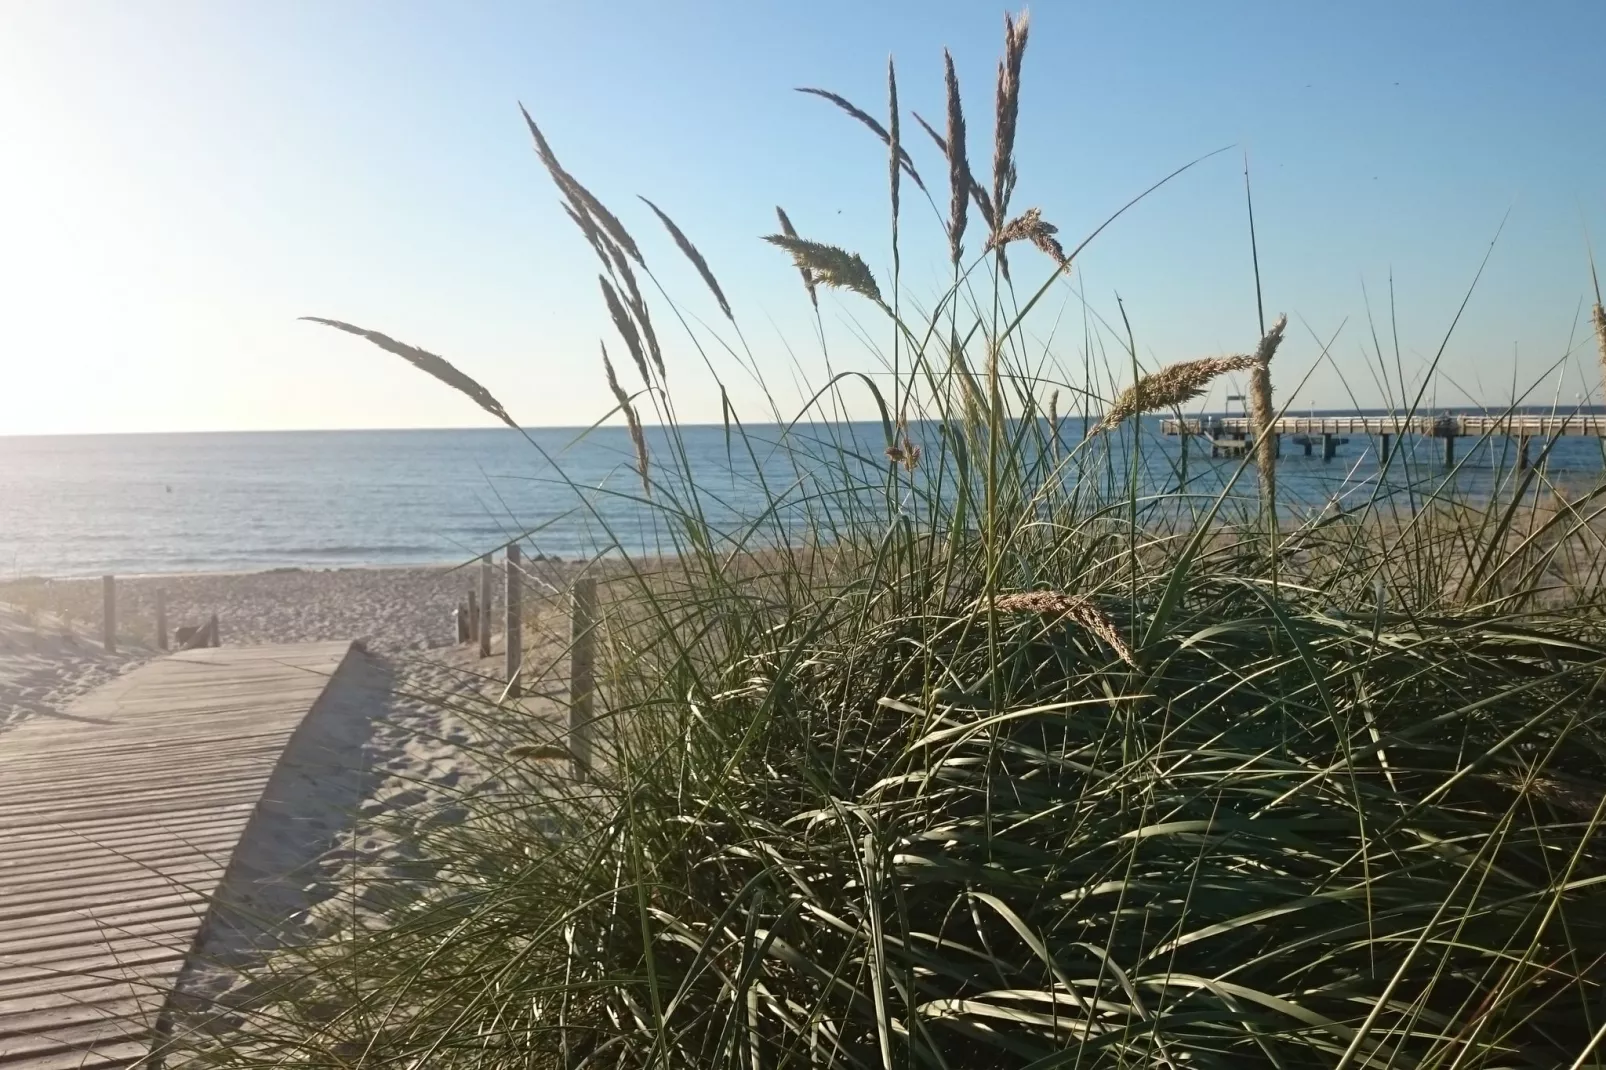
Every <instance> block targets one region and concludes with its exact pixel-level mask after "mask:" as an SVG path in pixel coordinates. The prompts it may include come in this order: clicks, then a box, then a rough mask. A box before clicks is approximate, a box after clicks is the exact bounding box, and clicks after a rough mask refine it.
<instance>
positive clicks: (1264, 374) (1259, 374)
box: [1249, 316, 1288, 504]
mask: <svg viewBox="0 0 1606 1070" xmlns="http://www.w3.org/2000/svg"><path fill="white" fill-rule="evenodd" d="M1287 326H1288V317H1287V316H1278V317H1277V322H1276V323H1273V324H1272V325H1271V329H1270V330H1268V331H1267V332H1266V333H1265V334H1264V335H1262V336H1261V339H1260V345H1258V346H1256V347H1255V366H1254V367H1253V368H1250V369H1249V419H1250V422H1251V425H1252V427H1253V433H1254V436H1255V463H1256V464H1257V465H1258V466H1259V472H1258V475H1259V478H1260V489H1261V496H1262V497H1263V498H1264V499H1265V500H1266V502H1267V503H1268V504H1273V503H1275V502H1276V500H1277V489H1276V487H1277V484H1276V480H1277V447H1276V445H1275V442H1274V440H1273V437H1272V433H1271V422H1272V418H1273V417H1274V416H1275V415H1276V414H1277V409H1276V407H1275V406H1274V405H1273V404H1272V399H1271V358H1272V357H1273V356H1275V355H1276V353H1277V347H1278V346H1279V345H1281V344H1282V340H1283V330H1284V329H1285V328H1286V327H1287Z"/></svg>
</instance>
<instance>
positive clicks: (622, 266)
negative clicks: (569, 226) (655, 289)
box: [608, 245, 664, 382]
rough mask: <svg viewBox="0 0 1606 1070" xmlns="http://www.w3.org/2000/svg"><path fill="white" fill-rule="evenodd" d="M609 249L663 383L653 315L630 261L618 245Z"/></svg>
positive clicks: (661, 359) (616, 271) (661, 362)
mask: <svg viewBox="0 0 1606 1070" xmlns="http://www.w3.org/2000/svg"><path fill="white" fill-rule="evenodd" d="M608 249H609V252H610V253H611V255H612V259H613V264H612V267H613V269H614V273H615V274H616V275H617V276H618V277H619V280H620V281H621V282H623V283H624V284H625V296H626V297H627V298H628V299H629V305H630V314H631V315H632V316H634V317H635V319H636V323H637V325H639V326H640V327H641V337H642V340H643V341H645V342H646V343H647V355H648V356H649V357H651V358H652V366H653V367H654V368H656V369H657V370H658V379H659V381H660V382H662V381H663V379H664V353H663V350H662V349H660V348H659V347H658V332H657V331H655V330H653V327H652V314H651V313H649V312H648V311H647V302H646V301H644V300H642V297H641V289H640V288H639V287H638V286H637V285H636V273H635V272H634V271H632V270H630V261H629V260H628V259H626V257H625V254H624V251H623V250H621V249H620V248H619V247H618V246H617V245H609V246H608Z"/></svg>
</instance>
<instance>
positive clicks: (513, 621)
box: [502, 542, 524, 698]
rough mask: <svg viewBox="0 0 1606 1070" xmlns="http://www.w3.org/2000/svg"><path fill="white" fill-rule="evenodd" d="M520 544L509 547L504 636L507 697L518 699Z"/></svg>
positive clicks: (521, 641) (521, 637)
mask: <svg viewBox="0 0 1606 1070" xmlns="http://www.w3.org/2000/svg"><path fill="white" fill-rule="evenodd" d="M519 603H520V591H519V544H518V543H516V542H510V543H508V546H507V605H505V606H503V607H502V608H503V610H504V611H505V613H504V621H503V626H502V632H503V635H504V636H505V638H506V641H507V692H506V694H507V697H508V698H518V697H519V694H520V690H519V667H520V665H521V663H522V661H523V658H524V627H523V621H522V620H521V618H520V610H521V608H522V607H521V606H520V604H519Z"/></svg>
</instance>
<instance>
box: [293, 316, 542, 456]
mask: <svg viewBox="0 0 1606 1070" xmlns="http://www.w3.org/2000/svg"><path fill="white" fill-rule="evenodd" d="M301 318H302V319H304V320H306V321H307V322H308V323H321V324H323V325H324V326H325V327H333V328H334V329H335V330H337V331H345V332H346V333H347V334H354V335H356V336H357V337H358V338H366V339H368V341H370V342H372V343H373V344H374V345H376V346H378V347H379V348H380V349H383V350H384V351H385V352H387V353H394V354H395V355H396V356H398V357H400V358H402V359H403V360H405V361H406V362H407V363H409V364H411V365H412V366H413V367H415V368H417V369H418V370H419V371H421V372H423V373H425V374H426V375H432V376H434V377H435V378H436V379H439V380H440V381H441V382H443V383H445V384H446V385H447V386H449V387H451V388H452V389H454V390H457V391H459V392H461V393H463V394H466V395H468V397H469V398H471V399H472V400H473V402H474V404H476V405H478V406H479V407H480V408H482V409H484V410H485V411H486V412H488V413H490V414H491V415H492V416H494V417H496V418H497V419H498V420H501V421H502V422H503V423H505V424H507V425H508V426H509V427H511V428H513V430H515V431H517V430H519V425H518V424H517V423H515V422H514V420H513V417H511V416H509V415H508V413H507V410H506V409H504V408H503V407H502V403H501V402H500V401H497V400H496V398H494V397H493V396H491V392H490V391H489V390H487V389H485V388H484V387H483V386H481V385H480V384H479V383H477V382H476V381H474V380H473V379H472V378H470V377H469V376H467V375H465V374H463V373H462V372H460V371H458V370H457V368H455V367H453V365H452V363H451V362H450V361H448V360H447V359H446V358H445V357H438V356H436V355H435V354H434V353H431V352H429V351H427V350H423V349H419V348H418V347H417V346H410V345H408V344H407V343H405V342H398V341H396V339H394V338H391V337H390V336H389V335H384V334H380V333H379V332H378V331H370V330H367V329H365V328H362V327H354V326H352V325H351V324H349V323H343V322H341V321H340V320H331V319H324V318H323V317H322V316H302V317H301Z"/></svg>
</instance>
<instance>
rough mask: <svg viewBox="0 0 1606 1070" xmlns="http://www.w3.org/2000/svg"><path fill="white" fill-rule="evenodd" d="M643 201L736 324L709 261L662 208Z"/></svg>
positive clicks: (643, 199)
mask: <svg viewBox="0 0 1606 1070" xmlns="http://www.w3.org/2000/svg"><path fill="white" fill-rule="evenodd" d="M638 196H639V195H638ZM641 199H642V201H643V202H645V203H646V205H647V207H648V208H651V209H652V210H653V214H654V215H656V216H657V217H658V220H659V222H661V223H663V225H664V227H665V229H667V230H668V231H669V234H670V237H672V238H674V239H675V244H676V245H678V246H680V251H681V252H682V253H684V254H685V256H686V259H687V260H690V261H691V265H692V267H694V268H696V269H697V274H699V275H701V276H702V277H703V285H705V286H707V287H708V289H709V291H710V292H711V293H713V295H714V300H716V301H718V302H719V310H720V311H721V312H723V313H725V318H726V319H728V320H730V321H731V322H732V323H735V322H736V317H735V316H732V315H731V306H730V302H729V301H727V300H725V291H724V290H721V289H720V288H719V282H718V280H716V279H715V278H714V273H713V272H712V271H710V270H709V269H708V261H706V260H704V259H703V254H702V253H700V252H698V251H697V246H695V245H693V244H692V243H691V239H690V238H688V237H686V235H685V232H683V231H682V230H681V229H680V228H679V227H677V226H676V225H675V221H674V220H673V219H670V218H669V217H668V216H667V215H665V214H664V210H663V209H662V208H659V207H658V206H657V205H656V204H653V203H652V202H651V201H649V200H647V198H645V197H642V198H641Z"/></svg>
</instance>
